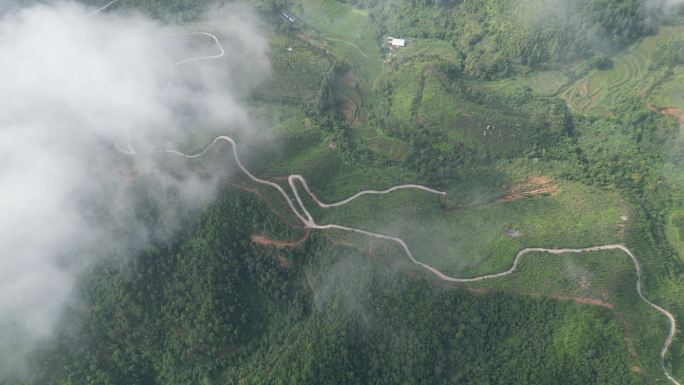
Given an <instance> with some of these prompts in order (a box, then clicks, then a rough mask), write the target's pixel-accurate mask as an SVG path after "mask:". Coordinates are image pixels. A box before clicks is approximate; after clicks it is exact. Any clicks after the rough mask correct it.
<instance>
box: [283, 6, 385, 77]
mask: <svg viewBox="0 0 684 385" xmlns="http://www.w3.org/2000/svg"><path fill="white" fill-rule="evenodd" d="M292 9H293V11H294V12H295V13H297V14H298V16H300V17H301V18H302V20H303V21H304V23H305V24H306V26H307V27H311V28H313V29H314V30H315V31H316V32H318V33H320V34H321V36H322V39H323V40H325V41H326V42H327V43H329V45H330V46H331V47H332V51H333V53H334V54H335V56H337V57H338V58H341V59H343V60H344V61H346V62H348V63H349V64H351V66H352V68H353V70H354V73H355V74H356V76H358V77H359V78H360V79H361V80H364V81H366V82H369V81H372V80H373V79H375V78H376V77H377V76H378V75H379V74H380V72H381V71H382V67H383V63H382V55H381V53H380V48H379V46H378V44H377V42H376V39H375V36H376V27H375V25H374V24H373V23H372V22H371V21H370V20H369V18H368V12H367V11H365V10H360V9H357V8H354V7H352V6H350V5H348V4H344V3H341V2H337V1H332V0H302V1H300V2H298V3H297V4H296V5H295V6H294V7H292Z"/></svg>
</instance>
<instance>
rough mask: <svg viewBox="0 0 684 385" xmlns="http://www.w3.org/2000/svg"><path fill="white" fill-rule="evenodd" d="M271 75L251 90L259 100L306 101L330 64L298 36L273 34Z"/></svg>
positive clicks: (314, 92) (315, 92) (316, 89)
mask: <svg viewBox="0 0 684 385" xmlns="http://www.w3.org/2000/svg"><path fill="white" fill-rule="evenodd" d="M269 42H270V46H271V47H270V48H271V49H270V51H269V59H270V62H271V66H272V70H273V75H272V76H271V77H270V78H269V79H268V80H266V81H265V82H264V83H263V84H262V85H261V86H260V87H259V88H258V89H257V90H256V91H255V93H254V96H255V97H256V98H258V99H260V100H269V101H274V102H293V103H302V102H303V103H306V102H311V101H313V100H314V99H315V98H316V94H317V92H318V90H319V88H320V85H321V81H322V80H323V78H324V76H325V75H326V73H328V72H329V71H330V68H331V67H332V65H333V63H332V60H330V59H329V58H326V57H325V56H324V55H322V54H321V53H320V52H315V51H314V50H313V49H311V47H310V46H309V45H307V44H306V43H304V42H303V41H301V40H298V39H291V38H288V37H285V36H282V35H272V36H271V38H270V39H269Z"/></svg>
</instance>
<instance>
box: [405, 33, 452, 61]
mask: <svg viewBox="0 0 684 385" xmlns="http://www.w3.org/2000/svg"><path fill="white" fill-rule="evenodd" d="M425 57H434V58H439V59H442V60H444V61H446V62H449V63H459V62H460V61H461V58H460V56H459V54H458V51H456V49H455V48H454V46H453V45H451V43H449V42H447V41H444V40H436V39H410V40H409V41H408V44H407V45H406V47H405V48H402V49H400V50H399V51H397V54H396V56H395V57H394V61H393V63H394V64H396V65H401V64H402V63H404V62H406V61H408V60H411V59H415V58H425Z"/></svg>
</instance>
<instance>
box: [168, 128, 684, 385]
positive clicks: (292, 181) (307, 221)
mask: <svg viewBox="0 0 684 385" xmlns="http://www.w3.org/2000/svg"><path fill="white" fill-rule="evenodd" d="M220 141H226V142H228V143H229V144H230V145H231V146H232V150H233V151H232V152H233V158H234V159H235V163H236V164H237V165H238V167H239V168H240V170H241V171H242V172H243V173H245V175H247V176H248V177H249V178H250V179H251V180H253V181H254V182H256V183H259V184H263V185H267V186H271V187H273V188H275V189H276V190H277V191H278V192H279V193H280V195H282V196H283V198H284V199H285V201H286V202H287V205H288V206H289V207H290V209H291V210H292V212H293V213H294V214H295V215H296V216H297V217H298V218H299V220H301V221H302V223H303V224H304V227H305V228H309V229H314V230H328V229H337V230H344V231H350V232H355V233H359V234H364V235H367V236H370V237H374V238H378V239H384V240H389V241H392V242H395V243H397V244H399V245H400V246H401V247H402V248H403V249H404V252H405V253H406V255H407V256H408V257H409V259H410V260H411V262H413V263H414V264H416V265H418V266H420V267H422V268H424V269H426V270H428V271H429V272H431V273H432V274H434V275H435V276H437V277H438V278H439V279H441V280H444V281H449V282H460V283H467V282H477V281H484V280H488V279H495V278H501V277H505V276H507V275H510V274H512V273H513V272H515V271H516V269H517V268H518V264H519V263H520V261H521V259H522V258H523V256H525V255H526V254H529V253H549V254H566V253H586V252H593V251H605V250H620V251H622V252H624V253H625V254H627V255H628V256H629V257H630V258H631V259H632V262H633V263H634V269H635V271H636V292H637V294H638V295H639V298H641V299H642V300H643V301H644V302H646V304H648V305H649V306H650V307H652V308H654V309H655V310H657V311H658V312H659V313H661V314H663V315H664V316H665V317H666V318H667V319H668V320H669V322H670V328H669V332H668V334H667V337H666V338H665V341H664V342H663V346H662V348H661V350H660V366H661V368H662V370H663V373H664V374H665V376H666V377H667V379H668V380H669V381H670V382H672V383H673V384H675V385H681V384H680V383H679V382H678V381H677V380H676V379H675V378H674V377H672V375H670V373H669V371H668V370H667V368H666V367H665V356H666V355H667V351H668V350H669V348H670V346H671V345H672V339H673V337H674V334H675V332H676V330H677V323H676V321H675V318H674V316H673V315H672V313H670V312H669V311H667V310H665V309H664V308H662V307H660V306H658V305H656V304H655V303H653V302H651V301H650V300H648V299H647V298H646V297H645V296H644V294H643V292H642V290H641V265H640V264H639V261H638V259H637V258H636V256H635V255H634V254H633V253H632V252H631V251H630V250H629V249H628V248H626V247H625V246H624V245H620V244H609V245H602V246H592V247H585V248H577V249H547V248H539V247H530V248H525V249H522V250H520V251H519V252H518V254H517V255H516V256H515V259H514V260H513V266H511V268H509V269H508V270H505V271H502V272H499V273H494V274H487V275H481V276H477V277H465V278H464V277H453V276H449V275H447V274H444V273H442V272H441V271H439V270H438V269H436V268H434V267H432V266H430V265H428V264H426V263H423V262H420V261H418V260H417V259H416V258H415V257H414V255H413V254H412V253H411V250H410V249H409V247H408V246H407V245H406V242H404V240H403V239H401V238H397V237H393V236H390V235H385V234H379V233H374V232H371V231H367V230H363V229H358V228H354V227H348V226H343V225H338V224H327V225H319V224H317V223H316V221H315V220H314V219H313V216H312V215H311V213H310V212H309V210H307V208H306V206H305V205H304V203H303V201H302V199H301V196H300V195H299V189H298V187H297V183H296V182H299V183H300V184H301V185H302V186H303V187H304V190H305V191H306V193H307V194H309V196H310V197H311V199H312V200H313V201H314V202H315V203H316V204H317V205H318V206H319V207H322V208H329V207H337V206H342V205H345V204H347V203H349V202H351V201H353V200H354V199H357V198H359V197H361V196H364V195H384V194H389V193H392V192H393V191H397V190H402V189H418V190H422V191H426V192H428V193H431V194H437V195H441V196H446V193H445V192H442V191H438V190H435V189H432V188H429V187H426V186H422V185H418V184H404V185H397V186H393V187H391V188H388V189H386V190H380V191H378V190H364V191H361V192H359V193H356V194H354V195H352V196H351V197H349V198H346V199H343V200H341V201H339V202H334V203H325V202H322V201H321V200H319V199H318V197H317V196H316V195H315V194H314V193H313V192H312V191H311V189H310V188H309V186H308V184H307V183H306V179H304V177H303V176H301V175H297V174H294V175H290V176H288V178H287V180H288V184H289V187H290V190H291V192H292V194H293V195H294V197H295V201H296V202H297V204H296V205H295V203H294V202H293V200H292V199H291V198H290V196H289V195H288V194H287V192H285V190H284V189H283V188H282V187H281V186H280V185H278V184H277V183H274V182H271V181H268V180H264V179H260V178H257V177H256V176H254V175H253V174H252V173H250V172H249V170H247V169H246V168H245V166H244V165H243V164H242V162H241V161H240V156H239V154H238V149H237V144H236V143H235V141H234V140H233V139H232V138H230V137H228V136H218V137H216V138H215V139H214V140H213V141H212V142H211V143H210V144H209V145H208V146H207V147H205V148H204V150H202V151H201V152H199V153H197V154H193V155H188V154H184V153H182V152H179V151H176V150H168V149H164V150H162V152H164V153H168V154H174V155H178V156H182V157H184V158H188V159H192V158H197V157H200V156H202V155H204V154H205V153H206V152H207V151H208V150H209V148H211V147H212V146H213V145H214V144H216V143H218V142H220Z"/></svg>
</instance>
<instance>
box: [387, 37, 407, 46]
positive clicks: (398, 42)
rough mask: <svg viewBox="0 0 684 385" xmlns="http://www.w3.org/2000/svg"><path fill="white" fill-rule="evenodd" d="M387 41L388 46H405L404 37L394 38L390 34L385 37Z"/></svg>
mask: <svg viewBox="0 0 684 385" xmlns="http://www.w3.org/2000/svg"><path fill="white" fill-rule="evenodd" d="M387 41H388V42H389V46H390V48H400V47H406V40H404V39H396V38H393V37H391V36H390V37H388V38H387Z"/></svg>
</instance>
